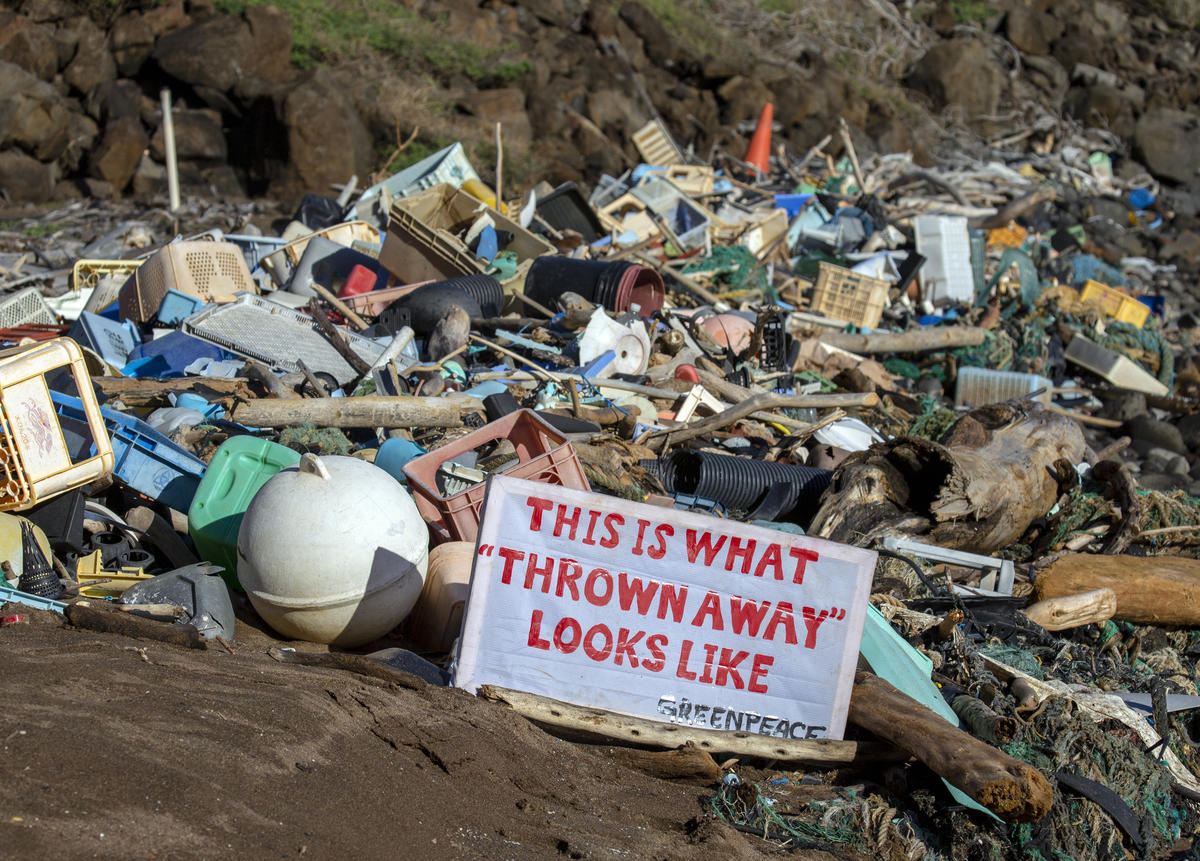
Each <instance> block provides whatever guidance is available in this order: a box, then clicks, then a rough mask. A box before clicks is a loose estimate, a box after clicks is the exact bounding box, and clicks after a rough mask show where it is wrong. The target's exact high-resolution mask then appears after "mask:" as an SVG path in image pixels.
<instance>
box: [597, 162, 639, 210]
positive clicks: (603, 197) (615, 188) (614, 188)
mask: <svg viewBox="0 0 1200 861" xmlns="http://www.w3.org/2000/svg"><path fill="white" fill-rule="evenodd" d="M623 176H625V177H627V176H629V173H628V172H626V173H625V174H624V175H623ZM627 191H629V183H627V182H625V180H624V179H617V178H616V177H615V176H609V175H608V174H607V173H602V174H600V178H599V179H598V180H596V186H595V188H593V189H592V193H591V195H589V196H588V204H589V205H590V206H591V207H592V209H595V210H597V211H598V210H601V209H603V208H604V207H606V206H608V205H609V204H610V203H612V202H613V201H614V200H616V199H617V198H618V197H620V196H621V195H622V194H625V193H626V192H627Z"/></svg>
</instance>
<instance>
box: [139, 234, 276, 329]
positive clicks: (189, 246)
mask: <svg viewBox="0 0 1200 861" xmlns="http://www.w3.org/2000/svg"><path fill="white" fill-rule="evenodd" d="M168 290H177V291H179V292H180V293H185V294H187V295H189V296H198V297H200V298H201V299H203V300H204V301H205V302H218V301H232V300H233V297H234V294H236V293H257V292H258V285H256V284H255V283H254V279H253V278H251V277H250V270H249V269H248V268H247V267H246V258H245V257H243V256H242V250H241V249H240V248H238V247H237V246H236V245H234V244H233V243H232V242H213V241H211V240H210V241H199V242H171V243H169V244H167V245H164V246H163V247H162V248H160V249H158V251H156V252H154V254H152V255H150V258H149V259H148V260H146V262H145V263H143V264H142V265H141V266H140V267H139V268H138V270H137V271H136V272H134V273H133V274H132V275H131V276H129V279H128V280H127V281H126V282H125V285H124V286H123V287H122V288H121V293H120V296H119V297H118V301H119V302H120V306H121V316H122V317H124V318H126V319H128V320H132V321H133V322H135V323H147V322H149V321H151V320H153V319H154V317H155V315H156V314H157V313H158V308H159V306H160V305H162V301H163V297H165V296H166V295H167V291H168Z"/></svg>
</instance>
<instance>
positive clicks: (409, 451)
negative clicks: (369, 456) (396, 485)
mask: <svg viewBox="0 0 1200 861" xmlns="http://www.w3.org/2000/svg"><path fill="white" fill-rule="evenodd" d="M423 454H428V452H427V451H425V449H423V448H421V447H420V446H419V445H417V444H416V443H415V442H413V441H412V440H410V439H403V438H401V437H397V438H395V439H389V440H384V443H383V445H381V446H380V447H379V451H378V452H376V454H375V465H376V466H377V467H379V468H380V469H382V470H383V471H384V472H386V473H387V474H388V475H390V476H391V477H392V478H394V479H396V481H399V482H403V483H404V484H407V483H408V478H407V477H406V476H405V475H404V464H406V463H408V462H409V461H410V460H412V459H413V458H415V457H420V456H421V455H423Z"/></svg>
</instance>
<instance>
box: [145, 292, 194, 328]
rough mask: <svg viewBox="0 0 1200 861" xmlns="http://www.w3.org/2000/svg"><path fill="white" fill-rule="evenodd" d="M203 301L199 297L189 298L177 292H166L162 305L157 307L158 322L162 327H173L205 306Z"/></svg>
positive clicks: (185, 294)
mask: <svg viewBox="0 0 1200 861" xmlns="http://www.w3.org/2000/svg"><path fill="white" fill-rule="evenodd" d="M205 304H206V303H205V301H204V300H203V299H201V298H200V297H199V296H189V295H188V294H187V293H180V292H179V291H178V290H171V289H168V290H167V295H165V296H163V300H162V304H161V305H159V306H158V314H157V317H158V322H160V323H162V324H163V325H164V326H175V325H177V324H178V323H179V322H180V321H182V320H183V318H184V317H190V316H191V315H192V314H195V313H196V312H197V311H199V310H200V309H201V308H203V307H204V306H205Z"/></svg>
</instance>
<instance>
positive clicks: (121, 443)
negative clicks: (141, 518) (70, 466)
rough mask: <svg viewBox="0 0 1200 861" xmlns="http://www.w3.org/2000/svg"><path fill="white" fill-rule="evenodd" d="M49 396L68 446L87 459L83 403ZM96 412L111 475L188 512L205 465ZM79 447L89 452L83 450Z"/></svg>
mask: <svg viewBox="0 0 1200 861" xmlns="http://www.w3.org/2000/svg"><path fill="white" fill-rule="evenodd" d="M50 397H51V399H52V400H53V401H54V408H55V412H57V413H58V421H59V425H60V426H61V427H62V431H63V437H64V438H65V440H66V443H67V447H68V448H69V449H70V450H71V451H72V452H73V453H80V454H83V455H84V456H88V455H90V453H91V450H92V447H93V445H92V441H91V435H90V434H89V433H88V432H87V416H86V415H85V414H84V412H83V403H82V401H80V400H79V399H78V398H73V397H71V396H70V395H64V394H62V393H61V392H55V391H52V392H50ZM100 412H101V414H103V416H104V425H105V427H106V428H107V429H108V435H109V437H110V438H111V440H112V448H113V455H114V456H115V457H116V466H115V467H114V468H113V475H114V476H116V477H117V478H118V479H120V480H121V481H122V482H124V483H125V484H126V485H128V486H129V487H131V488H133V489H134V490H136V491H137V492H138V493H141V494H144V495H145V496H148V497H150V498H151V499H154V500H156V501H158V502H161V503H162V504H163V505H167V506H169V507H171V508H174V509H175V510H176V511H187V510H188V508H190V507H191V504H192V498H193V497H194V496H195V495H196V488H197V487H198V486H199V485H200V479H201V478H203V477H204V472H205V470H206V469H207V466H206V465H205V463H204V461H202V460H201V459H200V458H198V457H196V456H195V455H193V454H191V453H190V452H188V451H185V450H184V449H182V448H180V447H179V446H177V445H176V444H175V443H173V442H171V440H170V439H168V438H167V437H165V436H163V435H162V434H160V433H159V432H158V431H156V430H154V428H152V427H150V425H148V424H146V423H145V422H144V421H141V420H139V419H135V418H133V417H132V416H127V415H124V414H123V413H119V412H117V411H116V410H113V409H109V408H108V407H101V408H100ZM84 448H86V449H88V451H87V452H83V451H82V450H83V449H84Z"/></svg>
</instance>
